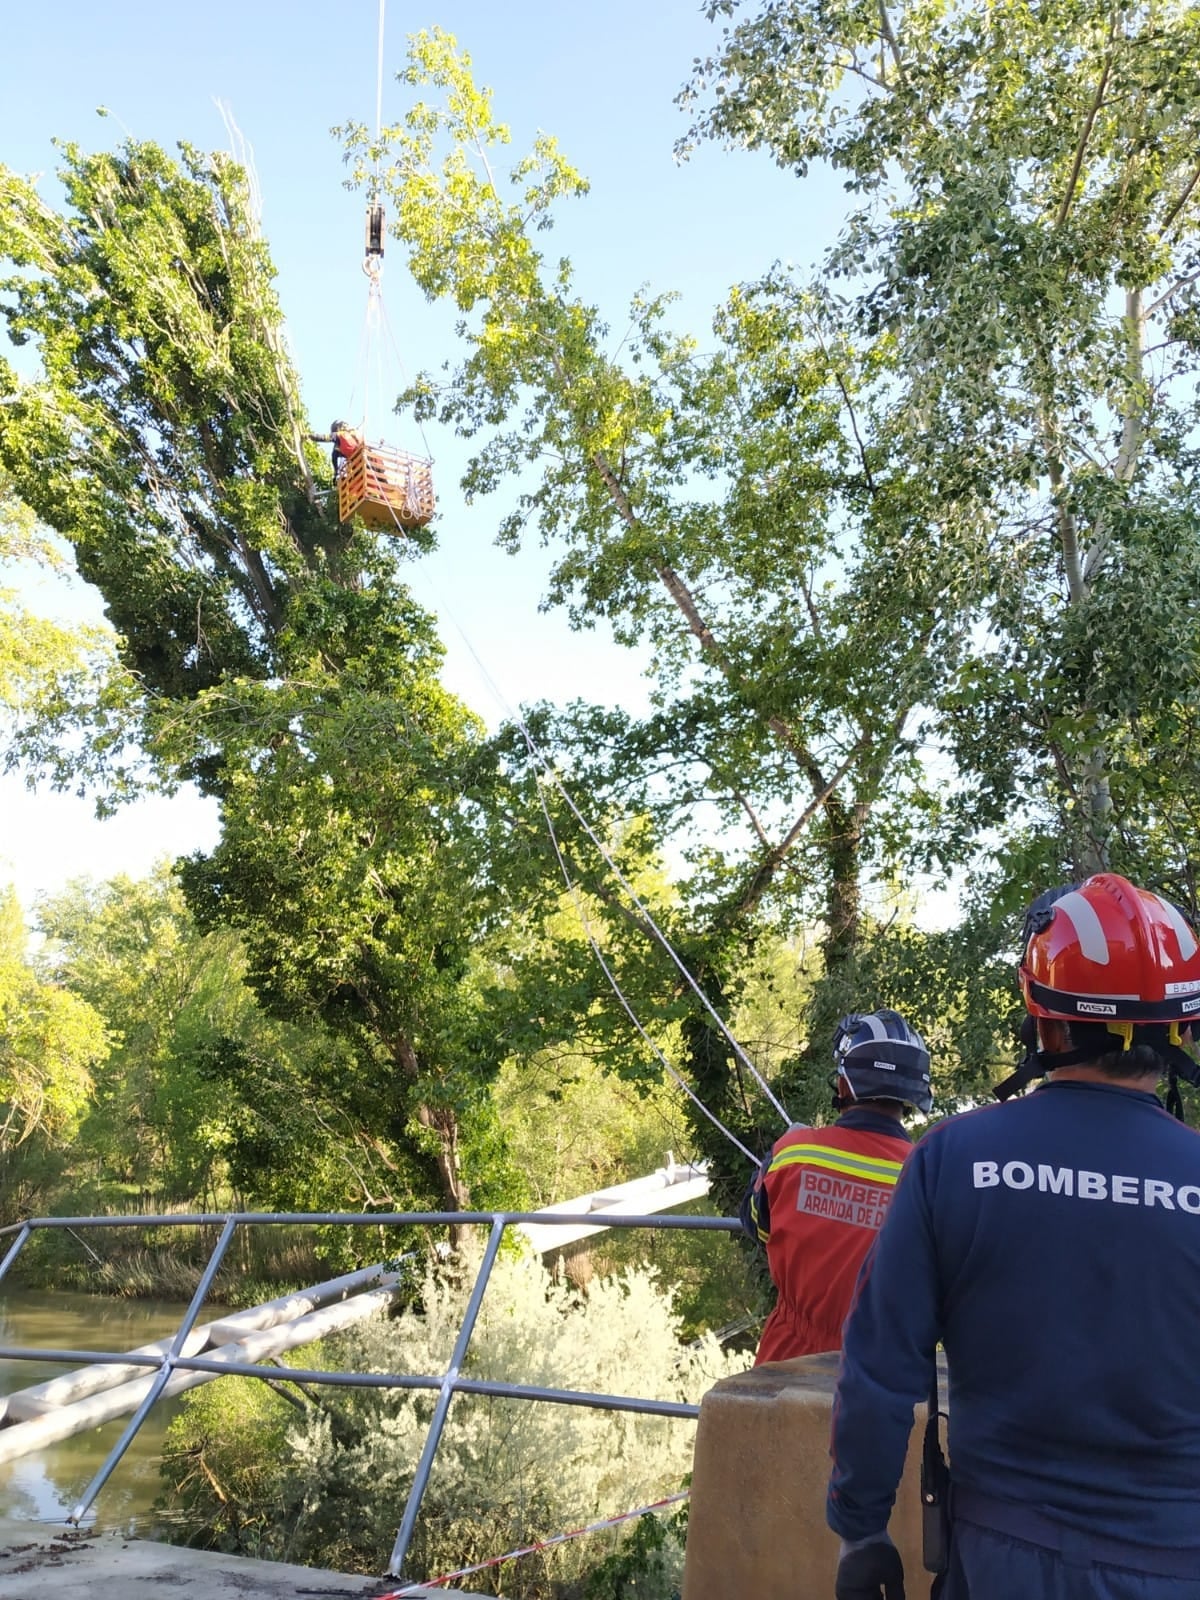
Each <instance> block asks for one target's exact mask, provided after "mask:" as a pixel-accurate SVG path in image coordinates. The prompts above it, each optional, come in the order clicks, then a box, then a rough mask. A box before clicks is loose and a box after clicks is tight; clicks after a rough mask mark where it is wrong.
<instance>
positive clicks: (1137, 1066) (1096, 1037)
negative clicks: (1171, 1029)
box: [1067, 1022, 1169, 1081]
mask: <svg viewBox="0 0 1200 1600" xmlns="http://www.w3.org/2000/svg"><path fill="white" fill-rule="evenodd" d="M1067 1031H1068V1033H1069V1034H1070V1037H1071V1043H1072V1045H1073V1046H1074V1047H1075V1048H1076V1049H1078V1050H1094V1051H1095V1052H1096V1054H1095V1056H1094V1057H1093V1058H1092V1059H1091V1060H1090V1061H1089V1062H1088V1065H1089V1066H1093V1067H1096V1068H1097V1069H1098V1070H1099V1071H1100V1072H1103V1073H1104V1074H1105V1076H1106V1077H1109V1078H1114V1079H1116V1080H1118V1081H1120V1080H1121V1079H1123V1078H1144V1077H1148V1076H1149V1074H1150V1073H1152V1072H1153V1073H1155V1074H1157V1076H1159V1077H1160V1078H1163V1077H1166V1075H1167V1057H1166V1053H1165V1052H1166V1046H1167V1044H1168V1042H1169V1041H1168V1037H1167V1029H1166V1025H1165V1023H1153V1022H1148V1023H1141V1024H1139V1025H1138V1026H1137V1027H1135V1028H1134V1030H1133V1044H1132V1046H1131V1047H1130V1048H1129V1049H1128V1050H1122V1049H1121V1048H1120V1041H1119V1040H1118V1039H1117V1037H1116V1035H1115V1034H1112V1033H1110V1032H1109V1031H1108V1029H1107V1028H1106V1027H1105V1026H1104V1024H1103V1023H1102V1022H1069V1023H1068V1024H1067Z"/></svg>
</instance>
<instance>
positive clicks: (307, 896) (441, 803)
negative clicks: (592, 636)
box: [0, 142, 539, 1206]
mask: <svg viewBox="0 0 1200 1600" xmlns="http://www.w3.org/2000/svg"><path fill="white" fill-rule="evenodd" d="M63 154H64V171H63V175H62V176H63V182H64V185H65V189H66V195H67V204H66V206H65V208H64V210H63V212H62V213H61V214H60V213H58V212H55V211H54V210H53V209H51V208H50V207H49V206H47V205H46V204H45V203H44V202H43V201H42V200H41V198H40V197H39V195H38V193H37V191H36V188H35V187H34V185H33V184H31V183H29V182H26V181H25V180H23V179H20V178H18V177H17V176H16V175H14V174H11V173H7V172H3V171H0V258H3V259H4V260H5V261H6V262H7V266H8V273H7V276H5V277H3V278H0V288H3V290H4V291H6V297H5V299H4V303H3V305H2V306H0V315H3V316H4V318H5V321H6V323H7V327H8V331H9V335H10V337H11V338H12V339H13V340H14V341H15V342H17V343H18V344H20V343H25V342H32V343H33V344H34V345H36V347H37V351H38V354H39V356H40V361H41V372H40V376H39V377H38V378H37V379H36V380H34V381H29V382H23V381H21V380H20V379H19V378H18V377H17V374H16V373H15V371H13V370H11V369H8V368H5V367H3V365H2V364H0V399H3V401H4V404H3V405H0V473H3V474H4V478H3V483H4V485H5V486H6V487H7V485H8V484H9V483H10V482H11V486H12V490H13V492H14V493H15V494H16V495H19V497H20V500H21V501H22V502H23V504H24V505H25V506H27V507H28V508H29V509H30V510H31V511H32V512H33V513H35V514H36V516H37V517H38V518H40V519H41V521H42V522H43V523H44V524H46V525H47V526H48V527H50V528H52V529H53V530H54V531H55V532H57V533H58V534H59V535H61V536H62V538H63V539H65V540H66V541H67V543H68V544H69V545H70V547H71V548H72V550H73V553H74V556H75V560H76V563H77V566H78V568H79V571H80V573H81V574H82V576H83V577H84V578H86V579H87V580H89V581H91V582H93V583H95V584H96V585H97V586H98V587H99V588H100V590H101V592H102V594H103V596H104V599H105V603H106V607H107V611H108V615H109V617H110V618H111V619H112V621H113V623H114V625H115V626H116V628H117V629H118V650H119V653H120V660H121V663H122V667H123V669H124V674H125V679H124V681H126V682H132V683H134V684H136V694H135V695H134V696H133V697H132V699H131V701H130V703H129V704H127V705H125V706H124V707H123V709H124V711H125V712H126V713H128V715H127V716H126V720H125V721H124V722H123V723H122V724H121V727H122V728H123V729H124V730H125V731H126V732H128V731H129V730H130V728H132V730H133V731H134V732H136V735H137V737H138V739H139V741H140V743H141V746H142V748H143V749H144V750H145V752H146V753H147V755H148V757H149V760H150V762H151V763H152V765H153V768H154V770H155V772H156V773H157V774H158V781H160V782H161V783H163V784H165V785H166V786H168V787H171V786H173V785H176V784H178V783H180V782H182V781H185V780H187V779H193V780H195V781H196V782H197V783H198V784H199V786H200V787H201V789H202V790H204V791H205V792H207V793H209V794H212V795H215V796H216V797H217V798H218V800H219V801H220V804H221V822H222V842H221V844H220V845H219V847H218V848H217V850H216V851H214V852H213V854H212V856H211V857H207V858H199V857H198V858H195V859H192V860H191V861H189V862H187V863H186V864H185V865H184V867H183V869H182V873H181V881H182V882H183V885H184V889H185V893H186V896H187V899H188V902H189V905H190V906H191V907H192V909H193V911H194V912H195V914H196V915H197V917H198V918H199V921H200V925H201V930H202V931H203V932H204V933H215V932H216V931H217V930H218V929H220V928H225V929H228V928H229V927H231V926H232V927H233V928H236V929H237V930H238V931H239V932H240V934H241V941H242V942H241V949H242V950H243V951H244V955H245V960H246V974H247V981H248V983H249V984H250V986H251V987H252V988H253V989H254V991H255V992H256V994H257V995H258V996H259V998H260V1000H261V1002H262V1004H263V1005H264V1006H265V1007H266V1008H267V1009H268V1011H269V1012H270V1013H271V1014H272V1015H273V1016H274V1017H275V1019H276V1020H277V1021H279V1022H281V1023H285V1024H292V1025H302V1026H305V1027H308V1028H310V1029H311V1030H312V1031H313V1033H314V1035H315V1036H316V1037H318V1038H320V1039H321V1040H322V1041H323V1042H327V1041H328V1040H329V1039H331V1038H332V1039H334V1040H336V1041H337V1045H336V1048H335V1049H333V1050H332V1051H331V1052H330V1054H329V1060H328V1062H327V1063H325V1064H324V1065H323V1066H322V1067H321V1068H318V1069H317V1071H316V1078H317V1083H316V1093H315V1096H314V1099H315V1102H316V1105H317V1106H318V1107H320V1108H321V1109H322V1110H324V1111H330V1110H331V1111H332V1116H333V1120H334V1121H335V1122H337V1123H338V1124H339V1125H344V1126H345V1127H346V1128H347V1129H348V1131H349V1134H350V1138H351V1140H352V1142H353V1143H354V1145H355V1147H356V1148H355V1151H354V1153H353V1156H352V1157H351V1159H350V1160H349V1162H348V1163H347V1167H346V1171H345V1173H344V1174H343V1182H342V1187H343V1190H345V1189H346V1188H347V1186H348V1187H349V1188H350V1189H351V1191H352V1192H353V1191H354V1190H358V1191H360V1192H361V1203H365V1204H367V1205H374V1204H376V1203H379V1202H382V1203H384V1204H386V1205H389V1206H391V1205H401V1206H403V1205H411V1204H416V1205H418V1206H420V1205H425V1204H429V1203H430V1202H434V1201H441V1202H442V1203H444V1204H448V1205H451V1206H463V1205H465V1204H467V1203H468V1200H469V1198H470V1193H471V1190H472V1187H473V1186H474V1188H475V1189H476V1190H477V1192H478V1195H479V1198H480V1199H481V1200H483V1201H484V1202H485V1203H487V1202H488V1201H490V1200H501V1199H504V1198H505V1197H513V1196H515V1195H517V1194H518V1193H519V1183H518V1182H517V1180H516V1178H515V1175H514V1174H513V1173H512V1171H511V1169H510V1168H509V1167H508V1166H507V1164H506V1163H505V1161H504V1157H503V1151H502V1150H501V1149H500V1148H499V1144H498V1140H497V1138H496V1130H495V1123H494V1119H493V1118H492V1117H491V1115H490V1111H489V1108H488V1103H487V1082H488V1080H489V1077H490V1075H491V1074H492V1073H493V1072H494V1071H495V1069H496V1067H497V1066H498V1064H499V1060H500V1053H498V1052H497V1050H496V1048H495V1046H494V1045H493V1043H492V1041H491V1040H490V1038H489V1035H488V1028H487V1018H486V1012H485V1010H484V1008H483V1002H482V998H481V986H480V983H479V982H478V980H477V979H476V978H475V976H474V975H473V974H472V972H471V971H470V970H469V969H470V967H471V963H472V961H473V960H474V952H475V947H476V945H477V944H478V943H479V941H480V940H481V938H484V937H486V935H487V934H488V933H489V932H490V931H492V929H493V928H494V927H495V925H496V921H497V917H498V914H499V913H498V907H499V906H500V904H501V903H502V901H503V899H504V896H505V894H506V893H511V892H514V889H513V886H509V888H508V889H505V888H503V887H502V886H501V885H500V884H499V883H498V882H497V880H496V879H495V876H494V874H493V873H492V871H491V857H492V851H491V848H490V847H491V842H492V837H493V835H494V834H495V833H496V832H497V831H498V830H499V829H500V828H501V827H502V826H503V823H502V819H501V818H500V817H499V816H498V815H497V810H498V808H499V807H500V806H501V805H502V802H503V789H504V784H503V779H502V775H501V774H500V772H499V770H498V768H497V764H496V761H495V757H494V756H493V755H491V754H490V753H489V752H488V751H487V749H486V747H485V746H484V744H483V741H482V738H481V730H480V728H479V726H478V725H477V723H476V722H475V720H474V719H473V718H472V717H471V716H470V715H469V713H467V711H466V710H465V708H464V707H463V706H461V705H460V704H459V703H458V702H456V701H455V700H454V699H453V697H452V696H450V695H448V694H447V693H446V692H445V691H444V690H443V689H442V688H441V686H440V685H439V683H438V681H437V673H438V670H439V668H440V662H441V648H440V645H439V644H438V642H437V639H436V637H435V635H434V631H433V628H432V623H431V619H430V617H429V616H428V614H427V613H425V612H423V611H422V610H421V609H420V608H419V607H418V606H416V605H415V604H414V602H413V600H412V598H411V596H410V595H409V593H408V591H407V590H406V589H405V587H404V586H403V585H402V584H401V582H400V581H399V577H398V572H397V567H398V560H399V559H400V556H401V554H402V552H401V551H400V549H399V548H398V546H397V542H396V541H395V540H392V541H383V540H380V539H377V538H375V537H374V536H373V535H370V534H368V533H367V532H365V531H364V530H363V529H361V528H359V527H357V526H356V525H354V524H347V525H345V526H343V525H341V524H339V523H338V522H337V520H336V514H335V506H334V502H333V498H332V494H331V488H330V484H329V480H328V469H327V467H325V466H324V464H323V462H322V460H321V458H320V457H319V456H318V455H317V453H316V451H315V448H314V446H313V445H312V444H311V443H310V442H309V441H308V438H307V423H306V420H305V418H304V415H303V411H302V408H301V405H300V400H299V383H298V380H297V377H296V374H295V372H294V371H293V369H292V367H291V364H290V361H289V359H288V356H287V354H286V351H285V348H284V344H283V340H282V314H281V311H280V307H279V304H278V301H277V298H276V296H275V293H274V289H273V286H272V281H271V280H272V277H273V268H272V265H271V261H270V257H269V254H268V252H267V249H266V246H265V244H264V242H263V240H262V237H261V234H260V231H259V227H258V220H257V215H256V213H255V208H254V200H253V191H252V186H251V184H250V182H249V180H248V178H247V175H246V173H245V172H244V171H243V170H242V169H241V168H240V167H238V166H237V165H236V164H235V163H233V162H231V161H230V160H229V159H228V158H226V157H222V156H213V157H204V156H202V155H201V154H200V153H198V152H197V151H195V150H192V149H190V148H188V147H183V148H182V150H181V154H180V159H179V160H172V159H171V158H170V157H168V156H167V155H166V154H165V152H163V151H162V150H161V149H159V148H158V147H157V146H154V145H150V144H144V143H136V142H131V143H128V144H126V145H125V146H124V147H122V149H121V150H119V151H118V152H115V153H104V154H98V155H87V154H85V153H83V152H82V151H80V150H79V149H78V148H76V147H74V146H68V147H66V148H65V150H64V152H63ZM81 307H82V308H85V309H83V310H81ZM322 475H324V478H323V481H322ZM46 698H47V697H46V696H43V697H42V699H43V702H44V701H45V700H46ZM69 714H70V707H69V706H48V705H47V704H45V703H41V704H35V705H34V706H33V708H32V718H33V720H34V722H35V723H36V724H37V726H38V728H39V729H40V731H39V732H38V733H37V734H36V735H35V736H34V737H33V738H32V739H31V741H28V742H27V744H26V747H25V748H26V754H29V755H31V756H34V757H36V756H37V754H38V752H39V750H40V752H41V754H42V755H44V756H47V757H48V758H50V757H51V755H52V753H54V752H57V753H55V754H53V755H52V761H51V765H52V770H53V772H54V775H55V776H56V777H57V778H59V779H61V777H62V775H63V771H64V769H69V768H70V766H71V763H72V761H73V760H74V761H78V762H79V763H81V764H80V765H79V768H78V770H79V771H80V772H81V773H82V774H83V775H85V776H87V777H93V776H95V775H96V773H97V767H96V764H95V763H96V760H97V759H98V756H97V750H98V748H99V747H97V746H96V745H95V744H92V743H88V742H86V741H84V742H83V743H80V742H79V741H76V742H75V743H74V745H72V744H71V743H70V742H69V741H68V742H67V743H66V744H65V745H64V743H63V741H62V737H61V736H62V733H63V729H64V726H65V723H66V721H67V719H68V718H69ZM113 715H114V718H115V716H116V713H115V712H114V713H113ZM129 715H132V718H133V720H132V722H130V721H129ZM39 719H40V721H39ZM110 737H111V740H112V741H114V742H113V744H112V745H111V747H104V749H102V750H101V752H100V753H101V754H107V755H108V756H109V757H110V758H111V759H110V760H109V761H108V772H107V775H108V779H109V782H110V790H109V793H110V796H111V797H112V798H120V797H121V796H122V795H123V794H125V793H127V792H129V789H130V787H131V785H132V784H133V783H134V781H135V779H136V776H137V774H136V773H134V772H133V771H131V770H130V769H129V768H127V767H125V766H122V764H121V761H122V758H121V756H120V751H119V749H118V747H117V745H116V743H115V741H117V739H118V729H117V723H116V722H115V721H114V725H113V729H112V731H111V736H110ZM39 739H40V744H39V743H38V740H39ZM54 763H57V764H54ZM103 764H104V763H101V765H103ZM511 861H512V863H514V864H516V865H522V869H523V871H524V874H525V876H526V878H528V877H529V876H530V875H531V874H532V875H533V876H534V877H536V875H537V871H538V868H539V862H538V859H537V858H535V859H534V860H533V861H532V862H531V861H530V860H529V858H528V854H527V853H526V855H525V857H524V858H522V857H521V856H520V855H519V854H517V853H515V852H514V853H513V854H512V856H511ZM464 913H465V914H464ZM233 1037H234V1039H235V1044H236V1048H230V1047H227V1046H225V1045H222V1044H220V1042H219V1041H210V1042H213V1048H212V1049H211V1050H209V1049H207V1047H206V1050H205V1051H202V1052H200V1055H205V1054H206V1055H207V1059H208V1061H209V1063H210V1066H211V1069H212V1070H211V1076H210V1081H209V1083H208V1086H207V1088H206V1089H205V1090H204V1093H205V1094H207V1095H208V1096H209V1097H210V1098H211V1097H213V1096H215V1095H218V1094H219V1085H220V1084H221V1083H222V1082H224V1083H226V1084H228V1082H229V1080H230V1077H231V1074H232V1073H233V1072H234V1070H235V1069H234V1064H235V1063H236V1062H242V1063H249V1062H250V1061H251V1060H253V1061H254V1062H255V1065H256V1067H257V1064H258V1060H259V1059H260V1058H261V1056H262V1055H263V1054H264V1051H263V1050H262V1049H261V1048H256V1049H252V1050H247V1048H246V1041H245V1040H244V1039H239V1038H238V1037H237V1030H236V1029H235V1030H233ZM260 1043H261V1041H260ZM265 1053H267V1054H271V1053H272V1052H270V1051H267V1052H265ZM200 1055H197V1056H195V1057H194V1064H195V1069H196V1072H197V1073H199V1072H200V1071H201V1067H202V1062H201V1060H200ZM308 1065H312V1063H311V1061H310V1062H309V1063H308ZM269 1077H270V1078H271V1079H272V1081H273V1084H275V1085H278V1084H280V1083H281V1082H282V1081H283V1080H286V1079H287V1078H288V1077H289V1072H288V1071H287V1070H284V1071H281V1072H274V1073H271V1074H269ZM165 1081H166V1080H163V1083H164V1084H165ZM160 1088H161V1086H160ZM163 1092H165V1090H163ZM183 1092H184V1096H185V1099H188V1100H191V1099H194V1098H195V1097H196V1095H197V1094H200V1090H199V1088H198V1087H197V1086H196V1085H193V1086H191V1087H186V1088H185V1089H184V1091H183ZM291 1092H293V1093H294V1092H295V1077H294V1075H292V1081H291ZM301 1092H302V1094H303V1091H301ZM201 1097H203V1096H201ZM264 1098H268V1099H270V1098H273V1099H274V1101H275V1103H276V1105H277V1106H278V1104H279V1098H280V1097H279V1093H278V1092H273V1091H269V1092H268V1094H267V1095H266V1096H264ZM163 1109H164V1110H165V1107H164V1108H163ZM242 1109H243V1110H244V1111H246V1112H247V1116H246V1117H245V1118H244V1119H243V1120H244V1121H248V1122H249V1123H252V1124H255V1125H256V1129H247V1128H245V1127H243V1129H242V1130H240V1131H239V1130H234V1131H233V1132H232V1133H231V1132H230V1130H229V1129H228V1127H226V1128H225V1130H224V1132H223V1133H222V1137H224V1138H226V1140H227V1144H228V1148H229V1154H230V1157H231V1160H232V1161H233V1162H234V1163H235V1164H236V1163H237V1162H238V1152H239V1149H240V1152H241V1156H242V1157H244V1156H245V1155H246V1152H247V1150H248V1146H249V1143H250V1142H251V1140H250V1138H249V1134H250V1133H252V1132H254V1131H257V1133H258V1134H259V1135H262V1136H266V1135H267V1130H266V1129H265V1128H264V1127H263V1126H262V1123H263V1119H262V1117H261V1116H259V1115H258V1111H259V1108H258V1107H256V1106H253V1105H251V1106H249V1107H246V1106H245V1105H244V1104H243V1107H242ZM198 1131H199V1132H201V1133H203V1130H202V1129H200V1130H198ZM285 1142H286V1140H285ZM300 1148H304V1146H303V1145H301V1146H300ZM309 1148H311V1146H309ZM179 1153H180V1155H181V1156H182V1153H183V1152H182V1144H181V1146H180V1151H179ZM276 1153H277V1154H278V1153H279V1152H276ZM298 1153H299V1152H298V1148H297V1146H296V1143H295V1141H294V1140H293V1141H292V1150H291V1154H292V1156H293V1157H295V1155H297V1154H298ZM364 1156H365V1158H364ZM240 1165H241V1168H242V1171H243V1172H245V1171H246V1169H247V1168H248V1166H249V1162H248V1161H246V1160H244V1159H243V1160H241V1163H240ZM320 1165H321V1163H320V1162H319V1161H318V1167H319V1166H320ZM324 1170H325V1173H328V1172H329V1170H330V1163H329V1162H326V1163H324ZM271 1171H272V1173H273V1175H274V1176H276V1177H277V1176H278V1175H279V1174H280V1172H281V1171H282V1161H275V1162H273V1163H272V1164H271ZM313 1175H314V1169H313V1166H312V1164H311V1163H307V1164H306V1166H305V1170H304V1174H303V1178H302V1179H301V1180H300V1181H298V1183H297V1185H296V1186H297V1187H304V1184H305V1182H306V1181H307V1180H308V1179H309V1178H310V1177H312V1176H313ZM195 1176H196V1175H195V1173H193V1174H192V1175H191V1176H184V1175H182V1174H181V1175H180V1181H182V1182H185V1183H191V1182H194V1181H195ZM276 1192H277V1193H278V1190H277V1191H276ZM310 1192H311V1190H310ZM314 1198H315V1195H314Z"/></svg>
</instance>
